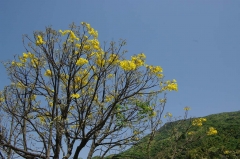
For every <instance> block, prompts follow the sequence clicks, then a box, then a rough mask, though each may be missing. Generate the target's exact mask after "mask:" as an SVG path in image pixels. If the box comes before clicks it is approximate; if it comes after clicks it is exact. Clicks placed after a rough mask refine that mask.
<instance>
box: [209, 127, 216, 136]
mask: <svg viewBox="0 0 240 159" xmlns="http://www.w3.org/2000/svg"><path fill="white" fill-rule="evenodd" d="M216 134H217V130H216V129H215V128H214V127H210V128H209V130H208V132H207V135H216Z"/></svg>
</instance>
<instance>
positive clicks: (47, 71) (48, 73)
mask: <svg viewBox="0 0 240 159" xmlns="http://www.w3.org/2000/svg"><path fill="white" fill-rule="evenodd" d="M44 75H45V76H48V77H51V76H52V71H51V70H49V69H48V70H46V72H45V74H44Z"/></svg>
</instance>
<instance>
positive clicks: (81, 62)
mask: <svg viewBox="0 0 240 159" xmlns="http://www.w3.org/2000/svg"><path fill="white" fill-rule="evenodd" d="M86 63H88V60H86V59H84V58H79V59H78V60H77V62H76V65H78V66H82V65H84V64H86Z"/></svg>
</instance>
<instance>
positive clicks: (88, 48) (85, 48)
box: [83, 45, 91, 50]
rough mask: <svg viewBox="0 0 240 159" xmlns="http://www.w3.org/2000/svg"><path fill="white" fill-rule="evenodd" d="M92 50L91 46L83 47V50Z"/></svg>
mask: <svg viewBox="0 0 240 159" xmlns="http://www.w3.org/2000/svg"><path fill="white" fill-rule="evenodd" d="M90 48H91V47H90V46H89V45H84V46H83V49H84V50H90Z"/></svg>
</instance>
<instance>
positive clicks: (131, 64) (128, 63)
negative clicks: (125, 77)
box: [120, 60, 137, 71]
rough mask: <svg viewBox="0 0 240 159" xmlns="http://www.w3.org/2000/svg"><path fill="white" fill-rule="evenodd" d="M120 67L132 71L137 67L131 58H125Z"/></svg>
mask: <svg viewBox="0 0 240 159" xmlns="http://www.w3.org/2000/svg"><path fill="white" fill-rule="evenodd" d="M120 67H121V68H122V69H123V70H125V71H132V70H135V69H136V67H137V66H136V64H135V63H134V62H133V61H130V60H123V61H121V62H120Z"/></svg>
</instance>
